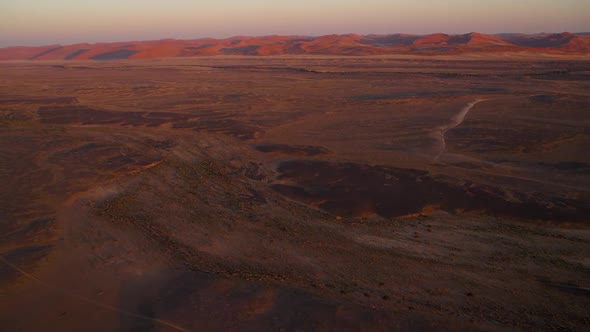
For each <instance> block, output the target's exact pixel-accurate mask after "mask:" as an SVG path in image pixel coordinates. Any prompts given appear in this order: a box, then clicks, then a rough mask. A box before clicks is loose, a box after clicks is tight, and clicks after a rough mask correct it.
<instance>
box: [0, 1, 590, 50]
mask: <svg viewBox="0 0 590 332" xmlns="http://www.w3.org/2000/svg"><path fill="white" fill-rule="evenodd" d="M473 31H476V32H481V33H502V32H523V33H538V32H564V31H569V32H588V31H590V0H473V1H470V0H339V1H337V0H279V1H277V0H207V1H202V0H193V1H191V0H165V1H156V0H100V1H94V0H0V47H5V46H16V45H21V46H31V45H51V44H62V45H64V44H72V43H78V42H91V43H94V42H112V41H130V40H150V39H163V38H177V39H197V38H203V37H214V38H225V37H230V36H236V35H248V36H261V35H273V34H278V35H308V36H317V35H325V34H332V33H339V34H340V33H358V34H369V33H377V34H384V33H413V34H428V33H435V32H443V33H449V34H456V33H467V32H473Z"/></svg>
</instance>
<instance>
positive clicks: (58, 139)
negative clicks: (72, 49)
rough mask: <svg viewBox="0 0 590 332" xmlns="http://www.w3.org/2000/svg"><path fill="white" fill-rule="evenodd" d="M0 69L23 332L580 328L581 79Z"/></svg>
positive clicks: (70, 66)
mask: <svg viewBox="0 0 590 332" xmlns="http://www.w3.org/2000/svg"><path fill="white" fill-rule="evenodd" d="M0 66H1V68H0V70H1V71H2V72H3V75H2V77H0V182H1V183H3V186H1V188H0V234H1V235H0V260H1V261H0V299H1V300H0V323H1V326H3V327H5V328H7V329H8V330H10V331H37V330H48V331H53V330H63V331H74V330H85V331H105V330H115V331H117V330H119V331H152V330H156V331H203V330H212V331H215V330H245V331H260V330H281V329H282V330H319V331H324V330H325V331H330V330H361V331H362V330H365V331H374V330H375V331H379V330H382V331H390V330H399V331H433V330H434V331H437V330H475V331H477V330H535V331H536V330H555V329H558V330H579V331H582V330H585V329H587V327H588V326H589V324H590V316H589V315H588V311H587V308H588V307H589V305H590V298H589V294H590V279H589V275H590V260H589V259H588V257H590V246H589V241H590V231H589V229H588V213H589V212H590V211H589V210H590V204H589V203H590V193H589V192H590V177H589V176H588V174H590V156H589V155H588V154H587V153H585V152H586V151H587V150H588V147H589V146H590V129H589V128H590V122H589V120H588V119H589V118H588V111H590V94H589V93H588V91H590V77H589V76H588V68H590V67H589V66H590V63H588V62H587V61H582V60H580V59H564V58H551V59H535V60H534V61H533V60H532V59H529V58H524V59H523V58H519V57H513V58H510V59H506V60H502V61H500V60H499V59H497V58H494V59H487V58H486V59H481V58H478V57H467V56H462V57H460V58H449V57H445V58H440V57H437V58H422V57H406V58H404V57H368V58H345V57H317V58H314V57H274V58H273V57H270V58H263V59H261V58H256V57H252V58H250V57H248V58H240V57H220V58H197V59H173V60H172V59H171V60H159V61H155V60H150V61H137V62H103V63H94V62H64V63H53V62H37V63H29V62H13V63H1V64H0ZM479 100H484V101H481V102H479V103H475V102H476V101H479ZM443 143H444V144H443Z"/></svg>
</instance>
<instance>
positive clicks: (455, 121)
mask: <svg viewBox="0 0 590 332" xmlns="http://www.w3.org/2000/svg"><path fill="white" fill-rule="evenodd" d="M484 100H485V99H476V100H475V101H472V102H470V103H469V104H467V105H466V106H465V107H463V108H462V109H461V111H460V112H459V113H457V114H455V116H453V117H452V118H451V122H449V123H447V124H445V125H443V126H440V127H438V131H439V132H440V142H441V149H440V152H439V153H438V154H437V155H436V157H434V161H438V159H439V158H440V156H442V155H443V154H444V153H445V151H446V149H447V142H446V139H445V135H446V133H447V131H449V130H451V129H453V128H456V127H458V126H459V125H461V123H463V121H464V120H465V117H466V116H467V114H468V113H469V111H471V109H472V108H473V106H475V105H477V104H478V103H480V102H482V101H484Z"/></svg>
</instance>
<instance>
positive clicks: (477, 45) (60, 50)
mask: <svg viewBox="0 0 590 332" xmlns="http://www.w3.org/2000/svg"><path fill="white" fill-rule="evenodd" d="M473 52H488V53H489V52H539V53H567V54H590V34H589V33H579V34H573V33H568V32H564V33H558V34H535V35H526V34H517V33H510V34H498V35H485V34H481V33H475V32H473V33H468V34H463V35H447V34H443V33H437V34H431V35H408V34H392V35H356V34H346V35H327V36H320V37H304V36H264V37H242V36H237V37H231V38H226V39H212V38H204V39H197V40H176V39H163V40H153V41H132V42H117V43H97V44H86V43H84V44H73V45H67V46H62V45H48V46H39V47H6V48H0V60H121V59H150V58H167V57H194V56H214V55H258V56H265V55H287V54H293V55H382V54H420V55H439V54H460V53H473Z"/></svg>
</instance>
